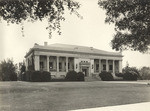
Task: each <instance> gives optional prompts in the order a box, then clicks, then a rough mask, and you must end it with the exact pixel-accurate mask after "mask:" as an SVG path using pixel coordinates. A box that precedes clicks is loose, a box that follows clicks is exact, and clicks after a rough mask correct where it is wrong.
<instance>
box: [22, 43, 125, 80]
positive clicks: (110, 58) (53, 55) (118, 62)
mask: <svg viewBox="0 0 150 111" xmlns="http://www.w3.org/2000/svg"><path fill="white" fill-rule="evenodd" d="M122 57H123V56H122V54H121V53H116V52H107V51H103V50H99V49H95V48H93V47H85V46H76V45H66V44H51V45H48V44H47V43H46V42H45V43H44V45H38V44H35V45H34V47H33V48H31V49H30V50H29V52H28V53H27V54H26V55H25V58H26V69H27V70H28V68H31V67H32V68H33V69H34V70H36V71H48V72H51V75H52V77H56V78H57V77H58V78H59V77H64V76H65V75H66V73H67V72H68V71H72V70H74V71H76V72H80V71H81V72H84V74H85V76H93V75H98V74H99V73H100V72H101V71H109V72H112V74H113V75H114V74H115V73H118V72H122Z"/></svg>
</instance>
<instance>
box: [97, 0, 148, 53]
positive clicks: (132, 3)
mask: <svg viewBox="0 0 150 111" xmlns="http://www.w3.org/2000/svg"><path fill="white" fill-rule="evenodd" d="M98 5H99V6H100V7H101V8H103V9H105V10H106V15H107V17H106V19H105V22H106V23H114V24H115V30H116V34H115V36H114V38H113V40H112V41H111V43H112V48H113V49H116V50H126V49H132V50H135V51H139V52H147V51H148V50H149V46H150V19H149V18H150V14H149V13H150V0H99V2H98Z"/></svg>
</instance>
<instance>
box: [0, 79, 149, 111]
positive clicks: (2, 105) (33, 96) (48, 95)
mask: <svg viewBox="0 0 150 111" xmlns="http://www.w3.org/2000/svg"><path fill="white" fill-rule="evenodd" d="M140 102H150V85H147V84H137V83H133V84H131V83H117V82H116V83H111V82H103V81H94V82H42V83H40V82H0V111H2V110H4V111H37V110H38V111H66V110H75V109H84V108H94V107H104V106H114V105H123V104H132V103H140Z"/></svg>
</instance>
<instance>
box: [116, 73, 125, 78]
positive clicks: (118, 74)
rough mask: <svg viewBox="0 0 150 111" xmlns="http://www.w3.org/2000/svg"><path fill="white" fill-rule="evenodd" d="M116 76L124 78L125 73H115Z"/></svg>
mask: <svg viewBox="0 0 150 111" xmlns="http://www.w3.org/2000/svg"><path fill="white" fill-rule="evenodd" d="M115 76H117V77H123V73H115Z"/></svg>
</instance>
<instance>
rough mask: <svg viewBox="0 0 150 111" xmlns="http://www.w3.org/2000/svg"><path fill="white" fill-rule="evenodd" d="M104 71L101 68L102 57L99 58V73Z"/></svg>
mask: <svg viewBox="0 0 150 111" xmlns="http://www.w3.org/2000/svg"><path fill="white" fill-rule="evenodd" d="M101 72H102V69H101V59H99V73H101Z"/></svg>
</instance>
